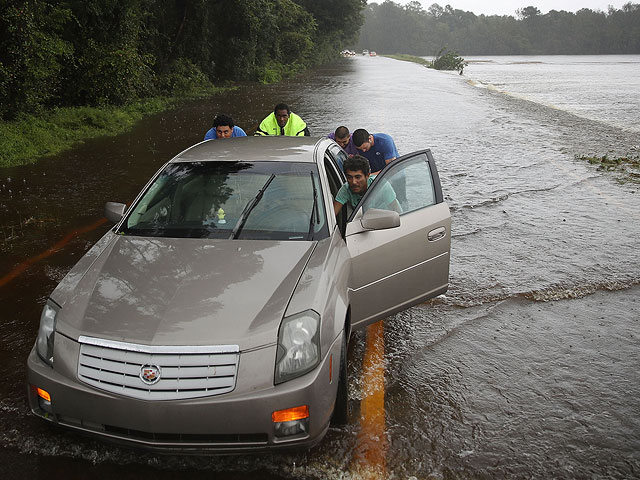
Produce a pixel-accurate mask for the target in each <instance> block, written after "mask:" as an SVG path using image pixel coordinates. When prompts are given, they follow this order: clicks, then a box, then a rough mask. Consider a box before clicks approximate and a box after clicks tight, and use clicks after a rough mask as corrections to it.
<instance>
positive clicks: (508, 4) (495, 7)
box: [369, 0, 637, 16]
mask: <svg viewBox="0 0 640 480" xmlns="http://www.w3.org/2000/svg"><path fill="white" fill-rule="evenodd" d="M374 1H375V3H382V2H383V1H384V0H370V1H369V3H373V2H374ZM395 1H396V3H400V4H402V5H406V4H407V3H409V0H395ZM628 1H629V0H622V1H621V0H614V1H607V0H449V1H446V0H442V1H438V0H420V3H421V4H422V7H423V8H424V9H425V10H426V9H428V8H429V6H431V5H433V4H434V3H437V4H438V5H440V6H441V7H444V6H445V5H451V6H452V7H453V8H457V9H459V10H464V11H467V12H473V13H475V14H476V15H480V14H481V13H484V14H485V15H512V16H515V11H516V10H517V9H518V8H522V7H528V6H533V7H538V9H539V10H540V11H541V12H542V13H547V12H548V11H549V10H566V11H568V12H575V11H578V10H580V9H581V8H590V9H591V10H602V11H604V12H606V11H607V8H608V6H609V5H612V6H613V7H614V8H617V9H620V8H621V7H622V5H624V4H625V3H627V2H628ZM633 3H637V2H636V1H634V2H633Z"/></svg>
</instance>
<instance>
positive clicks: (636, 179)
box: [576, 155, 640, 184]
mask: <svg viewBox="0 0 640 480" xmlns="http://www.w3.org/2000/svg"><path fill="white" fill-rule="evenodd" d="M576 159H578V160H586V161H587V162H589V163H590V164H591V165H596V166H597V167H598V170H599V171H604V172H619V173H623V174H624V177H623V179H620V181H621V182H622V183H627V182H631V183H639V184H640V173H639V172H640V156H637V155H635V156H634V155H626V156H624V157H609V156H608V155H602V156H597V155H576Z"/></svg>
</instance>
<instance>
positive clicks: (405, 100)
mask: <svg viewBox="0 0 640 480" xmlns="http://www.w3.org/2000/svg"><path fill="white" fill-rule="evenodd" d="M607 58H609V57H607ZM611 58H614V57H611ZM615 58H617V57H615ZM629 58H631V60H632V61H630V63H627V64H624V63H615V62H617V60H615V59H614V60H613V62H614V63H613V64H611V65H608V66H607V68H608V69H611V70H613V71H619V72H622V73H620V74H619V75H618V76H619V77H621V78H624V77H625V76H626V79H627V80H626V83H625V86H619V87H613V90H612V91H613V93H612V94H613V95H620V96H622V97H624V96H626V99H627V100H629V98H630V97H632V96H633V95H630V94H629V92H630V90H628V89H627V87H628V86H630V87H629V88H633V89H635V90H631V93H633V91H635V92H636V93H637V91H638V90H637V84H634V83H633V82H635V81H637V79H638V78H640V75H638V74H637V70H636V69H637V68H638V67H637V63H634V62H635V61H636V60H637V56H631V57H629ZM634 59H635V60H634ZM562 61H563V62H565V61H564V60H562ZM601 63H602V58H600V59H595V60H594V63H586V62H585V59H584V57H580V58H578V59H576V60H575V61H574V60H571V59H568V60H566V62H565V63H564V64H563V65H564V67H563V68H558V67H557V65H558V64H557V63H549V62H547V63H543V64H520V63H518V64H515V63H514V62H512V63H511V64H505V65H502V64H501V63H499V62H497V61H494V64H486V65H485V64H481V63H477V64H476V63H474V64H472V65H470V66H469V68H468V69H465V75H463V76H459V75H457V74H456V75H451V74H448V73H444V72H436V71H432V70H428V69H425V68H423V67H421V66H419V65H416V64H412V63H407V62H397V61H394V60H391V59H387V58H384V57H360V56H358V57H355V58H349V59H343V60H342V61H341V62H339V63H337V64H335V65H332V66H330V67H326V68H323V69H320V70H318V71H316V72H313V73H309V74H307V75H305V76H303V77H301V78H299V79H296V80H292V81H289V82H287V83H284V84H281V85H277V86H269V87H260V88H256V87H242V88H240V89H239V90H238V91H237V92H231V93H229V94H227V95H224V96H222V97H219V98H216V99H213V100H212V101H211V102H209V103H204V104H203V103H202V102H197V103H192V104H189V105H187V106H185V107H184V108H183V109H180V110H176V111H175V112H170V113H168V114H164V115H159V116H156V117H153V118H151V119H148V120H147V121H145V122H144V123H143V124H141V125H140V126H139V127H138V128H137V129H136V131H134V132H132V133H131V134H127V135H122V136H120V137H118V138H117V139H102V140H96V141H93V142H88V143H87V144H86V145H85V146H83V147H80V148H78V149H77V150H74V151H73V152H70V153H69V154H67V155H65V156H63V157H59V158H56V159H52V160H50V161H43V162H40V163H39V164H37V165H35V166H32V167H24V168H19V169H11V170H10V171H8V170H7V171H2V172H0V176H1V177H3V178H1V179H0V180H2V182H0V183H2V184H3V185H8V184H9V182H8V180H7V178H8V177H11V185H12V188H11V190H12V191H11V193H10V194H9V193H8V189H7V188H4V189H0V223H1V224H2V225H4V226H5V228H4V235H5V237H4V243H2V252H3V255H2V259H1V261H0V267H1V268H2V272H3V273H2V274H4V273H6V272H9V271H11V269H12V268H13V267H15V266H16V265H19V264H20V263H21V262H23V261H25V259H27V258H30V257H33V256H35V255H38V254H39V253H40V252H42V251H44V250H46V249H47V248H48V247H50V246H51V245H53V244H55V242H57V241H58V240H60V239H61V238H63V237H64V235H65V234H66V233H68V232H69V231H71V230H73V229H75V228H78V227H81V226H84V225H90V224H91V223H93V222H95V221H96V220H97V219H98V218H99V217H100V216H101V215H102V213H101V211H102V206H103V205H104V201H106V200H120V201H130V199H131V198H132V197H133V195H135V193H136V192H137V191H138V190H139V189H140V188H141V187H142V185H143V184H144V182H145V181H146V179H147V178H148V177H149V176H150V175H151V174H152V173H153V172H154V171H155V170H156V169H157V168H159V167H160V166H161V164H162V163H163V162H164V161H166V160H167V159H169V158H170V157H171V156H172V155H174V154H176V153H177V152H178V151H180V150H181V149H183V148H185V147H187V146H188V145H190V144H191V143H193V142H195V141H198V140H199V139H200V138H201V137H202V135H204V132H205V131H206V130H207V129H208V128H209V127H210V125H209V124H210V121H211V118H212V116H213V115H214V114H215V113H217V112H225V113H229V114H231V115H233V116H234V117H235V119H236V121H237V122H238V124H239V125H240V126H242V127H243V128H245V130H250V129H251V127H252V126H253V125H255V124H256V123H257V122H259V120H261V119H262V118H263V117H264V116H265V115H266V114H267V113H268V112H269V111H270V109H271V108H272V107H273V105H275V104H276V103H277V102H279V101H286V102H288V103H289V104H290V105H291V107H292V109H293V111H295V112H296V113H298V114H300V115H301V116H302V117H303V118H304V119H305V120H306V121H307V123H308V124H309V127H310V129H311V131H312V133H314V134H319V135H323V134H326V133H329V132H331V131H333V130H334V129H335V128H336V127H337V126H338V125H341V124H344V125H347V126H348V127H349V128H350V129H351V130H354V129H356V128H360V127H363V128H367V129H368V130H370V131H371V132H385V133H388V134H391V135H392V136H393V137H394V139H395V141H396V144H397V146H398V149H399V150H400V153H401V154H402V153H408V152H411V151H414V150H419V149H422V148H427V147H429V148H431V149H432V151H433V154H434V157H435V159H436V163H437V165H438V169H439V172H440V177H441V181H442V185H443V190H444V192H445V196H446V200H447V202H448V204H449V205H450V207H451V210H452V216H453V227H452V228H453V232H452V236H453V238H452V253H451V277H450V290H449V292H447V294H446V295H445V296H442V297H440V298H438V299H436V300H434V301H432V302H430V303H429V304H427V305H423V306H419V307H417V308H413V309H411V310H409V311H406V312H403V313H400V314H398V315H395V316H394V317H392V318H390V319H387V320H386V321H385V322H384V323H382V324H380V325H379V326H378V327H377V328H379V329H380V330H383V331H382V332H380V335H381V338H383V339H384V344H383V345H382V346H383V349H384V350H383V351H384V356H383V358H382V359H380V357H375V356H374V357H371V358H372V359H373V360H372V362H371V363H370V364H368V365H369V366H367V364H365V361H364V358H365V357H366V356H367V349H368V348H370V345H369V343H368V341H367V338H366V335H365V334H364V332H358V333H357V334H356V335H355V336H354V338H353V345H352V346H351V348H350V356H349V358H350V361H351V363H350V368H349V372H350V380H351V381H350V388H349V392H350V397H351V402H352V404H353V405H354V406H355V407H356V408H355V409H354V412H353V415H352V418H351V422H350V424H349V425H347V426H346V427H344V428H340V429H331V430H330V431H329V434H328V435H327V437H326V439H325V441H323V442H322V443H321V444H320V445H318V446H317V447H315V448H314V449H312V450H311V451H309V452H298V453H296V452H294V453H290V454H281V455H263V456H257V457H250V456H242V457H223V458H217V459H210V458H188V459H185V458H179V457H156V456H153V455H148V454H140V453H137V452H132V451H129V450H124V449H118V448H115V447H111V446H108V445H105V444H103V443H100V442H95V441H92V440H87V439H84V438H82V437H79V436H77V435H75V434H73V433H70V432H59V431H57V430H56V431H52V430H49V429H48V428H46V426H45V425H43V424H42V422H41V421H40V420H39V419H36V418H33V417H31V416H30V415H29V414H28V408H27V406H26V402H25V395H24V375H25V366H24V362H25V358H26V355H27V352H28V350H29V349H30V348H31V345H32V344H33V340H34V338H35V334H36V330H37V324H38V318H39V313H40V308H41V305H42V303H43V302H44V299H45V298H46V295H47V294H48V293H49V292H50V291H51V290H52V288H53V287H54V286H55V284H56V282H57V281H59V280H60V277H61V275H62V274H63V273H64V272H66V271H68V270H69V268H70V267H71V266H72V265H73V263H75V261H77V259H78V258H79V257H80V255H81V254H82V253H83V252H84V251H86V250H87V249H88V248H89V247H90V246H91V245H92V244H93V243H94V242H95V241H96V240H97V239H98V238H99V237H100V235H101V234H102V233H103V232H104V227H101V228H98V229H97V230H95V231H92V232H85V233H82V234H80V235H79V236H76V237H74V238H73V239H72V240H70V241H69V242H68V243H67V244H66V245H65V246H63V247H62V248H61V250H59V251H58V252H55V253H53V254H51V255H50V256H48V257H46V258H42V259H41V260H39V261H37V262H34V263H33V264H31V265H29V267H28V268H27V269H26V270H25V271H24V272H23V273H22V274H21V275H19V276H17V277H15V278H14V279H13V280H12V281H11V282H10V283H9V284H8V286H5V287H0V297H1V299H2V301H3V302H2V304H3V306H4V308H3V310H2V313H0V315H1V317H0V318H1V320H2V324H3V327H4V332H5V333H4V335H3V336H2V337H1V338H0V342H1V344H2V345H1V349H0V360H2V361H1V362H0V375H2V378H3V379H4V380H5V381H4V383H3V386H2V389H1V398H0V445H1V446H2V447H3V449H1V450H0V452H2V455H4V456H3V457H2V458H3V459H6V461H5V462H3V463H5V464H8V465H16V467H15V469H14V470H11V472H10V478H21V477H22V473H24V471H29V472H34V474H36V475H42V474H43V473H42V472H44V471H46V472H47V475H48V477H49V478H62V477H65V476H67V473H68V472H69V471H79V470H80V469H81V467H86V468H87V471H88V472H90V473H93V474H96V475H98V476H100V475H103V476H108V475H112V476H115V475H118V476H123V477H125V478H126V477H127V475H129V476H130V477H131V472H135V473H136V478H145V477H149V478H151V477H153V478H156V477H158V476H159V477H160V478H163V477H170V476H171V474H172V473H173V472H180V474H187V475H189V476H190V477H194V478H198V477H200V476H201V477H204V476H205V475H207V477H208V478H209V477H210V476H211V472H214V473H215V474H216V477H220V478H225V479H232V478H314V479H315V478H318V479H320V478H361V477H362V476H363V475H364V474H363V473H362V472H367V471H372V470H366V469H362V459H363V458H365V457H363V455H362V454H361V453H362V452H363V451H364V450H363V445H365V443H363V440H362V438H363V437H362V435H366V433H362V432H363V431H364V432H366V430H363V428H364V427H363V426H362V425H361V422H360V419H361V418H363V416H364V418H365V419H367V420H372V419H375V418H377V419H378V420H377V421H374V422H373V423H372V425H377V426H378V427H379V426H380V425H383V427H384V434H380V433H375V434H374V435H373V436H371V435H369V438H375V437H376V436H377V437H378V438H379V443H377V444H375V447H374V445H373V444H372V445H371V449H369V450H370V451H371V452H378V453H379V452H386V454H385V455H384V456H383V457H382V458H380V457H378V458H377V459H376V458H374V457H370V458H369V459H368V460H366V462H369V464H370V465H373V466H374V468H375V465H384V471H385V472H386V473H385V475H386V477H388V478H409V477H416V478H418V479H423V478H460V477H462V478H495V477H497V478H507V477H516V478H531V477H533V478H548V477H553V478H628V477H634V476H637V475H638V473H637V472H638V471H640V455H639V454H638V452H640V424H638V418H640V416H639V415H638V413H639V412H638V402H637V398H638V396H640V377H639V374H638V371H637V366H638V364H639V363H640V358H639V356H638V355H639V354H638V349H637V346H636V345H637V336H638V322H639V321H640V320H639V319H640V302H639V301H638V300H637V299H638V298H639V295H638V294H639V293H640V287H638V283H640V250H639V249H638V248H637V245H638V242H637V238H638V236H639V235H640V218H639V217H640V213H639V212H640V195H639V192H638V191H637V187H636V186H633V185H630V184H624V183H620V182H619V181H618V180H619V179H618V178H617V177H616V176H615V175H614V174H607V173H604V174H603V173H602V172H598V171H596V170H595V168H594V167H592V166H590V165H588V164H585V163H584V162H579V161H576V160H575V159H574V155H582V154H590V153H592V154H598V155H603V154H605V153H610V154H625V153H628V152H633V151H634V148H637V146H638V136H637V133H636V132H634V131H631V130H630V129H629V128H627V127H628V125H635V126H636V127H637V125H638V123H637V122H638V119H637V115H636V116H634V117H633V118H632V119H630V120H629V121H627V120H625V122H624V123H625V125H624V126H625V128H624V129H622V128H619V127H617V126H616V125H617V124H616V123H615V122H609V121H608V120H606V121H605V120H604V119H607V118H608V116H609V114H610V112H611V111H613V110H609V107H611V108H612V109H613V108H616V109H617V110H616V112H619V115H620V118H622V117H623V116H624V115H625V113H624V112H626V106H625V104H621V105H617V106H616V105H615V102H612V101H608V100H607V101H602V102H598V101H595V100H593V99H592V97H590V95H591V93H590V92H593V91H596V90H597V89H595V88H594V89H593V90H590V89H589V87H588V86H585V85H581V86H575V83H574V84H573V85H574V86H573V87H572V88H573V91H571V92H565V90H563V87H562V86H563V85H565V84H566V83H567V80H566V79H564V80H563V78H564V77H563V75H564V73H563V72H566V71H569V70H571V71H572V72H573V78H572V81H577V80H578V79H580V78H583V76H585V78H587V79H588V78H589V77H588V75H590V74H591V73H594V72H600V73H602V71H603V70H604V69H602V68H600V64H601ZM565 64H566V65H565ZM625 65H626V66H625ZM534 67H536V68H542V69H543V70H544V72H545V75H543V76H542V77H538V78H542V80H540V81H539V82H538V83H537V84H536V83H535V82H533V80H535V78H536V75H533V74H531V75H525V76H526V77H527V80H531V82H530V83H531V85H530V86H529V87H527V88H529V89H530V90H532V89H534V87H535V88H537V89H538V90H539V91H541V92H543V93H545V94H547V93H548V94H549V95H551V94H553V95H556V96H557V97H558V98H553V99H551V98H549V99H539V100H537V99H534V98H533V97H531V98H530V99H523V98H520V97H524V96H526V95H525V93H527V92H518V91H516V90H514V89H512V88H511V87H509V88H504V90H508V91H509V92H511V93H513V94H514V95H504V94H502V93H500V92H498V91H496V89H487V88H476V87H475V86H473V85H470V84H469V83H468V79H469V78H472V79H476V81H480V80H482V79H481V78H480V77H476V75H480V73H482V72H485V73H486V75H487V77H486V78H485V81H486V82H487V83H491V84H493V85H498V84H499V83H500V82H502V83H504V84H505V85H506V84H508V82H509V81H510V80H509V78H507V76H508V74H509V72H510V71H516V70H517V71H520V72H523V71H528V72H530V71H533V68H534ZM496 69H497V70H496ZM527 69H529V70H527ZM617 69H619V70H617ZM500 70H501V71H503V72H504V73H503V74H500V75H503V77H504V78H502V79H500V78H495V77H491V78H490V74H491V72H498V71H500ZM467 72H468V73H467ZM485 73H483V74H485ZM586 83H591V80H588V81H587V82H586ZM513 85H515V83H513ZM634 85H635V86H634ZM550 86H554V88H551V87H550ZM514 88H515V87H514ZM602 91H603V92H604V93H603V95H609V93H606V89H604V88H603V89H602ZM563 92H565V93H566V94H565V93H563ZM576 92H579V93H578V94H576ZM638 97H639V96H638V95H637V94H636V95H635V97H634V98H635V99H636V100H637V99H638ZM606 98H611V97H609V96H606ZM562 99H565V100H566V104H567V105H568V106H566V108H565V106H564V105H563V104H562V102H561V100H562ZM582 99H584V102H583V101H582ZM547 104H553V105H554V106H555V107H556V108H551V107H549V106H548V105H547ZM569 104H571V105H569ZM576 105H578V106H580V108H582V107H583V106H588V107H589V109H593V108H600V107H598V105H601V106H602V110H598V111H597V115H593V116H590V115H591V114H589V115H586V114H585V115H584V117H583V116H577V115H575V114H573V113H572V112H575V113H579V112H578V110H577V109H575V110H574V107H575V106H576ZM620 107H621V108H620ZM575 108H577V107H575ZM630 108H632V109H634V111H637V110H638V109H639V108H638V106H637V105H636V106H635V107H634V106H632V107H630ZM596 120H598V121H596ZM600 120H603V121H600ZM634 122H635V123H634ZM635 151H637V150H635ZM18 186H19V187H18ZM17 212H19V215H18V213H17ZM32 217H33V218H34V219H38V221H39V222H41V223H25V219H28V218H32ZM21 223H22V231H21V232H20V227H19V225H20V224H21ZM9 225H14V226H15V228H14V229H13V235H14V236H15V237H16V238H13V239H10V237H11V235H10V234H11V231H10V229H9V228H8V226H9ZM18 232H19V233H18ZM0 240H2V239H1V238H0ZM382 369H383V371H382ZM366 371H375V372H378V373H383V375H384V381H383V382H382V387H383V388H384V396H383V397H382V398H380V397H377V398H378V400H377V401H378V403H377V405H378V407H376V408H374V409H373V410H369V409H368V408H369V407H368V404H367V402H368V398H369V397H370V395H369V393H370V392H371V391H370V388H371V387H372V386H373V385H374V381H373V380H368V378H369V377H367V376H366V374H365V372H366ZM377 378H378V380H375V382H377V383H375V385H377V386H380V380H379V378H380V377H377ZM381 404H382V405H384V407H383V408H384V416H383V417H381V416H380V413H381V411H382V407H379V405H381ZM358 409H359V411H358ZM363 409H364V410H363ZM367 412H369V413H367ZM376 415H377V417H376ZM363 423H365V422H363ZM380 447H383V448H380ZM27 456H28V457H29V458H30V459H31V458H35V459H37V460H36V461H35V462H31V461H27V460H25V458H26V457H27ZM56 456H62V457H65V458H66V460H57V459H55V457H56ZM22 468H24V470H22ZM373 471H375V470H373ZM378 471H379V470H378ZM365 474H366V473H365ZM131 478H133V477H131Z"/></svg>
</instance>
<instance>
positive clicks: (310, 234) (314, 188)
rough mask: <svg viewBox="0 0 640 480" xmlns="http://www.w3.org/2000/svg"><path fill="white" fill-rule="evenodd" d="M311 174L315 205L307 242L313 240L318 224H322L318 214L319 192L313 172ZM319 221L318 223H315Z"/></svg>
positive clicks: (312, 207)
mask: <svg viewBox="0 0 640 480" xmlns="http://www.w3.org/2000/svg"><path fill="white" fill-rule="evenodd" d="M309 173H311V186H312V187H313V205H312V206H311V219H310V220H309V231H308V233H307V240H311V239H312V238H313V230H314V228H313V227H314V226H315V224H316V223H318V224H319V223H320V213H319V212H318V190H317V189H316V182H315V181H314V179H313V172H309ZM314 219H317V222H314Z"/></svg>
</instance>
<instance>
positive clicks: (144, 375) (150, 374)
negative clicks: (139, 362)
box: [140, 365, 162, 385]
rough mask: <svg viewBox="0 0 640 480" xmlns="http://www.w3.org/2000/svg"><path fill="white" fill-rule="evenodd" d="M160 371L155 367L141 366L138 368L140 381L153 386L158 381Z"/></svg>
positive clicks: (160, 374)
mask: <svg viewBox="0 0 640 480" xmlns="http://www.w3.org/2000/svg"><path fill="white" fill-rule="evenodd" d="M161 376H162V371H161V370H160V367H158V366H157V365H143V366H142V367H140V380H142V381H143V382H144V383H145V384H147V385H153V384H154V383H158V382H159V381H160V377H161Z"/></svg>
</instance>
